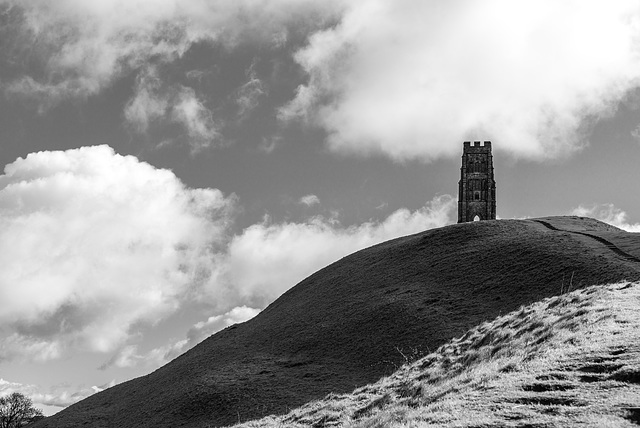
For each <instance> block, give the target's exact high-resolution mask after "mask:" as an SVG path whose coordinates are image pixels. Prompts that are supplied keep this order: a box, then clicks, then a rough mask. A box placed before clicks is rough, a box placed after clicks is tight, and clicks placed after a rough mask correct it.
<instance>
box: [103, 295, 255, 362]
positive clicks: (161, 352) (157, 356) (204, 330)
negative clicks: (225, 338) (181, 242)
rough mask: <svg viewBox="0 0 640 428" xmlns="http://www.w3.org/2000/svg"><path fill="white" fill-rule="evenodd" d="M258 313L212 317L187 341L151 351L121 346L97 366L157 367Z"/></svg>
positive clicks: (232, 312)
mask: <svg viewBox="0 0 640 428" xmlns="http://www.w3.org/2000/svg"><path fill="white" fill-rule="evenodd" d="M258 313H260V309H254V308H249V307H247V306H239V307H236V308H233V309H232V310H230V311H228V312H227V313H225V314H222V315H214V316H211V317H209V318H208V319H207V320H206V321H201V322H199V323H196V324H195V325H194V326H193V327H191V328H190V329H189V331H187V338H186V339H183V340H179V341H176V342H174V343H169V344H168V345H165V346H162V347H159V348H155V349H152V350H151V351H149V352H146V353H139V351H138V347H137V346H136V345H129V346H125V347H123V348H122V349H121V350H120V351H118V352H117V353H116V354H115V355H114V356H113V357H112V358H111V359H110V360H109V361H107V362H106V363H104V364H103V365H102V366H100V369H101V370H104V369H106V368H109V367H112V366H115V367H135V366H138V365H140V364H143V365H146V366H148V367H152V368H156V367H160V366H162V365H164V364H166V363H168V362H169V361H171V360H173V359H174V358H176V357H177V356H179V355H181V354H183V353H185V352H186V351H188V350H189V349H191V348H193V347H194V346H196V345H197V344H198V343H200V342H202V341H203V340H204V339H206V338H207V337H209V336H211V335H212V334H214V333H216V332H218V331H220V330H222V329H224V328H226V327H229V326H230V325H233V324H238V323H241V322H245V321H248V320H250V319H251V318H253V317H255V316H256V315H258Z"/></svg>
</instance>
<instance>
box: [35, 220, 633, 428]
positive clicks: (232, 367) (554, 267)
mask: <svg viewBox="0 0 640 428" xmlns="http://www.w3.org/2000/svg"><path fill="white" fill-rule="evenodd" d="M544 221H545V222H548V223H550V224H555V225H557V226H559V227H556V229H558V230H552V229H549V228H547V227H545V226H544V225H542V224H541V223H538V222H535V221H531V220H497V221H483V222H475V223H465V224H456V225H451V226H447V227H443V228H439V229H433V230H428V231H426V232H423V233H419V234H416V235H411V236H406V237H402V238H398V239H394V240H391V241H388V242H385V243H382V244H380V245H376V246H374V247H370V248H367V249H364V250H362V251H358V252H356V253H354V254H352V255H350V256H347V257H345V258H343V259H342V260H339V261H337V262H335V263H333V264H331V265H330V266H327V267H326V268H324V269H321V270H320V271H318V272H316V273H314V274H313V275H311V276H310V277H308V278H307V279H305V280H304V281H302V282H300V283H299V284H298V285H296V286H295V287H292V288H291V289H290V290H289V291H287V292H286V293H285V294H284V295H282V296H281V297H280V298H278V299H277V300H276V301H275V302H273V303H272V304H271V305H269V306H268V307H267V308H266V309H265V310H263V311H262V312H261V313H260V314H259V315H258V316H257V317H255V318H254V319H252V320H250V321H248V322H246V323H242V324H238V325H234V326H231V327H229V328H227V329H225V330H223V331H221V332H219V333H216V334H215V335H213V336H211V337H210V338H208V339H206V340H205V341H204V342H202V343H201V344H199V345H198V346H196V347H195V348H193V349H192V350H190V351H189V352H187V353H185V354H183V355H182V356H180V357H178V358H176V359H175V360H173V361H172V362H170V363H169V364H167V365H165V366H164V367H161V368H160V369H158V370H156V371H155V372H153V373H151V374H149V375H147V376H143V377H141V378H138V379H134V380H131V381H129V382H125V383H122V384H119V385H116V386H115V387H113V388H109V389H107V390H105V391H102V392H100V393H98V394H95V395H92V396H90V397H88V398H87V399H85V400H83V401H81V402H79V403H76V404H74V405H72V406H70V407H69V408H67V409H65V410H63V411H62V412H59V413H57V414H56V415H53V416H52V417H49V418H47V419H45V420H44V421H41V422H39V423H37V424H36V425H35V428H43V427H51V428H71V427H74V428H75V427H78V426H88V427H92V428H101V427H112V426H113V427H119V428H120V427H122V428H127V427H135V428H143V427H153V428H156V427H173V426H182V427H193V428H200V427H202V428H205V427H207V428H208V427H214V426H225V425H230V424H233V423H237V422H239V421H240V422H242V421H247V420H251V419H257V418H261V417H264V416H266V415H283V414H287V413H288V412H289V411H290V409H292V408H297V407H299V406H302V405H304V404H305V403H307V402H310V401H313V400H318V399H321V398H322V397H325V396H326V395H327V394H328V393H334V394H335V395H336V396H342V394H347V393H351V392H352V391H353V390H354V389H356V388H358V387H364V386H365V385H368V384H372V383H374V382H376V381H378V380H379V379H380V378H381V377H384V376H389V375H391V374H392V373H394V372H396V370H397V369H398V368H399V367H401V366H402V365H403V364H405V363H406V362H407V360H412V359H415V358H418V357H420V356H422V355H425V354H430V353H431V351H434V350H436V349H438V348H440V347H441V346H444V345H445V344H447V343H449V341H450V340H451V339H452V338H454V337H459V336H461V335H463V334H464V332H465V331H467V330H469V329H470V328H473V327H474V326H477V325H480V327H478V329H479V330H477V331H476V330H474V331H476V333H470V334H472V336H469V337H467V338H465V339H464V341H466V340H472V341H473V343H475V345H474V346H475V348H473V349H470V350H469V352H467V353H465V354H464V355H462V356H461V355H458V354H456V353H455V352H454V350H455V349H456V348H455V346H454V345H451V344H450V345H447V346H448V347H447V348H446V349H445V351H446V352H444V354H443V357H442V358H443V359H442V361H440V360H438V361H434V366H433V370H435V371H434V372H433V373H432V374H433V375H434V376H435V373H436V372H437V371H442V372H447V373H454V372H456V371H457V370H459V368H460V367H468V366H472V365H474V364H475V362H476V361H480V360H483V359H484V358H485V357H486V353H487V352H489V356H491V357H495V358H498V357H499V356H501V355H502V354H501V352H502V350H501V347H506V346H507V345H506V344H507V343H510V342H511V341H513V340H524V339H522V338H523V337H524V338H527V337H532V336H531V335H532V334H536V335H539V337H537V338H536V339H535V340H542V341H544V340H546V339H544V337H545V335H548V334H551V333H550V332H551V331H552V330H548V328H550V327H545V326H544V325H540V326H537V327H536V329H534V330H533V331H532V332H524V331H521V330H520V329H518V328H516V327H515V325H514V326H513V328H511V327H510V329H506V330H504V332H503V333H504V334H505V335H506V336H496V335H495V334H496V333H495V332H491V331H489V330H486V328H487V327H486V326H485V327H482V325H483V324H482V323H483V321H485V320H491V319H495V318H496V317H500V316H501V315H502V314H506V313H511V312H512V311H514V310H517V309H518V308H519V307H521V306H522V305H528V304H531V303H533V302H536V301H539V300H541V299H544V298H546V297H550V296H554V295H558V294H561V293H565V292H566V291H568V290H575V289H582V288H585V287H587V286H590V285H594V284H605V283H613V282H616V281H620V280H623V279H629V280H640V263H634V262H632V261H630V260H629V259H626V258H624V257H621V256H620V254H617V253H615V252H613V251H611V249H610V248H608V247H607V246H605V245H603V244H602V242H599V241H597V240H595V239H593V238H591V237H589V236H586V235H583V234H580V233H576V232H579V231H581V230H586V231H588V233H589V234H594V235H595V234H599V233H606V234H608V235H607V242H613V240H614V239H617V240H618V241H616V242H623V241H624V243H625V248H632V247H634V246H638V247H639V248H640V245H638V244H640V235H639V234H629V233H626V232H623V231H620V230H617V229H615V228H612V227H611V226H608V225H605V224H603V223H600V222H598V221H596V220H591V219H581V218H577V217H570V218H565V217H554V218H545V219H544ZM567 225H568V226H567ZM569 226H570V228H571V231H567V230H569V229H568V228H567V229H566V230H565V229H563V228H565V227H569ZM554 227H555V226H554ZM603 239H604V238H603ZM563 278H564V280H563ZM527 316H529V315H527ZM525 318H526V317H525V316H523V318H522V320H520V321H521V322H527V321H526V320H525ZM514 322H516V321H514ZM567 322H571V320H567ZM483 328H484V329H485V330H483ZM545 328H547V330H545ZM509 334H510V335H512V336H509ZM516 335H519V336H517V337H516ZM518 343H520V342H518ZM522 343H524V342H522ZM491 353H493V355H491ZM430 373H431V372H430ZM461 373H462V372H461ZM461 373H460V374H459V375H460V376H462V374H461ZM404 380H405V381H406V382H405V385H404V388H405V390H406V392H405V393H404V395H406V397H405V398H404V399H405V400H408V401H407V403H409V402H410V401H411V400H418V399H419V397H420V396H421V394H422V393H420V394H419V393H417V392H415V391H414V389H415V388H417V386H416V387H415V388H414V384H413V383H412V382H413V381H412V380H411V379H409V378H407V377H406V376H405V378H404ZM423 380H426V379H423ZM471 383H474V382H471ZM437 388H438V389H437V390H436V392H435V393H434V394H436V395H437V394H444V395H443V396H448V395H452V392H450V391H449V390H448V389H447V388H448V387H447V383H446V382H445V383H443V384H442V385H438V386H437ZM414 392H415V394H416V396H415V397H414V396H413V395H412V394H413V393H414ZM362 394H364V395H362ZM362 394H361V395H360V397H361V398H362V397H367V396H371V401H366V400H365V399H364V398H363V400H364V401H363V402H362V406H360V407H358V409H361V411H360V413H358V415H359V419H363V418H368V417H374V416H370V415H373V414H375V413H376V412H377V410H376V409H378V408H380V407H385V406H388V405H389V403H390V402H389V403H388V402H387V401H388V400H390V399H394V400H395V398H394V397H395V395H394V396H391V395H390V396H389V397H386V398H385V397H384V394H377V395H376V394H374V393H373V392H372V391H369V390H367V392H363V393H362ZM453 395H455V394H453ZM453 395H452V396H453ZM375 400H379V401H375ZM374 401H375V403H374ZM367 405H370V406H371V407H370V408H366V409H365V408H364V407H365V406H367ZM515 405H522V404H517V403H516V404H514V406H515ZM408 409H409V410H411V409H412V408H411V407H410V406H409V404H407V409H405V410H402V412H405V413H407V414H410V413H411V412H410V411H409V410H408ZM354 411H355V410H354ZM411 411H413V410H411ZM324 412H325V414H323V416H322V417H323V418H324V422H322V424H324V425H330V424H332V423H337V422H338V421H341V420H342V419H341V418H342V417H344V414H343V412H341V411H340V407H335V408H331V409H328V410H327V409H325V410H324ZM313 420H314V421H315V422H313V423H320V422H317V420H316V419H313ZM363 420H364V419H363ZM300 423H302V422H300ZM363 423H364V422H363ZM319 426H322V425H319Z"/></svg>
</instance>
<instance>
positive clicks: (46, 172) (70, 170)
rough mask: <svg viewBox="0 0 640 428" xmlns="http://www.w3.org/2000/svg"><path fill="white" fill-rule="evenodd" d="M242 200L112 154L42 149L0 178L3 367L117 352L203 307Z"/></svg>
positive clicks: (97, 148) (99, 150) (109, 151)
mask: <svg viewBox="0 0 640 428" xmlns="http://www.w3.org/2000/svg"><path fill="white" fill-rule="evenodd" d="M235 205H236V202H235V197H234V196H233V195H232V196H230V197H225V196H224V195H223V194H222V193H221V192H220V191H218V190H215V189H190V188H187V187H185V186H184V184H182V183H181V182H180V180H179V179H178V178H176V176H175V175H174V174H173V173H172V172H171V171H168V170H163V169H156V168H154V167H152V166H151V165H149V164H147V163H144V162H140V161H139V160H138V159H136V158H135V157H132V156H120V155H118V154H116V153H114V151H113V150H112V149H111V148H110V147H108V146H94V147H82V148H80V149H75V150H67V151H43V152H38V153H32V154H30V155H28V156H27V157H26V158H24V159H23V158H19V159H18V160H16V161H15V162H13V163H11V164H9V165H7V166H6V167H5V169H4V175H0V265H1V266H3V269H2V270H1V271H0V301H2V302H3V304H2V305H1V306H0V326H3V329H4V331H5V332H6V333H5V337H4V338H2V340H1V341H0V358H18V357H24V358H31V359H34V360H48V359H53V358H58V357H60V356H63V355H66V354H67V353H69V352H70V351H71V350H73V351H75V350H91V351H97V352H110V351H113V350H115V349H117V348H118V347H120V346H122V345H123V344H124V343H126V342H127V340H128V339H129V338H130V336H131V335H132V334H134V332H133V329H134V325H136V324H137V323H142V324H154V323H156V322H158V321H159V320H161V319H163V318H164V317H166V316H168V315H169V314H171V313H173V312H174V311H175V310H176V309H177V308H179V307H180V306H181V305H182V304H183V303H184V302H186V301H189V299H191V298H195V297H194V295H195V294H197V293H198V291H197V290H198V287H201V286H202V284H204V283H205V282H207V281H209V279H210V277H211V276H212V275H214V271H215V269H217V265H216V264H215V257H216V254H217V253H218V252H219V251H220V249H221V248H223V247H224V245H225V242H226V239H227V238H226V234H227V232H228V231H227V229H228V226H229V224H230V222H231V221H232V220H233V211H234V209H235Z"/></svg>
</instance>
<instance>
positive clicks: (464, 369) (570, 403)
mask: <svg viewBox="0 0 640 428" xmlns="http://www.w3.org/2000/svg"><path fill="white" fill-rule="evenodd" d="M639 312H640V283H620V284H611V285H607V286H592V287H589V288H586V289H582V290H577V291H574V292H571V293H568V294H564V295H562V296H556V297H551V298H547V299H545V300H543V301H540V302H537V303H534V304H532V305H529V306H524V307H522V308H520V309H519V310H516V311H514V312H512V313H510V314H507V315H504V316H500V317H498V318H497V319H495V320H493V321H492V322H487V323H483V324H481V325H479V326H477V327H475V328H473V329H471V330H469V331H468V332H466V333H465V334H464V335H463V336H462V337H459V338H456V339H453V340H451V341H450V342H448V343H447V344H445V345H443V346H441V347H440V348H438V349H437V350H436V352H434V353H432V354H429V355H427V356H426V357H423V358H421V359H419V360H417V361H414V362H413V363H410V364H407V365H405V366H403V367H402V368H400V369H399V370H398V371H397V372H396V373H394V374H393V375H392V376H389V377H387V378H383V379H381V380H380V381H378V382H376V383H375V384H371V385H367V386H365V387H361V388H359V389H357V390H355V391H354V392H353V393H352V394H344V395H336V394H330V395H329V396H328V397H326V398H325V399H323V400H319V401H316V402H311V403H308V404H306V405H305V406H303V407H301V408H299V409H295V410H293V411H291V412H290V413H289V414H287V415H284V416H280V417H268V418H265V419H262V420H258V421H254V422H249V423H247V424H244V425H242V427H244V428H276V427H284V426H286V427H288V428H297V427H300V428H302V427H309V426H315V427H320V426H322V427H330V426H335V427H345V428H346V427H351V428H364V427H374V426H375V427H382V426H383V427H389V428H401V427H409V426H420V427H430V426H433V427H444V426H455V427H460V428H463V427H469V428H471V427H474V428H479V427H484V428H490V427H508V426H513V427H522V428H524V427H529V428H530V427H540V428H542V427H544V428H552V427H558V428H564V427H569V426H571V427H593V428H602V427H616V428H622V427H629V428H631V427H634V426H637V424H638V423H640V407H638V403H640V316H638V313H639ZM238 428H240V426H238Z"/></svg>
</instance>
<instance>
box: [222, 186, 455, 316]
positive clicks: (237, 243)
mask: <svg viewBox="0 0 640 428" xmlns="http://www.w3.org/2000/svg"><path fill="white" fill-rule="evenodd" d="M455 208H456V199H455V198H453V197H451V196H449V195H444V196H439V197H436V198H434V199H433V200H432V201H431V202H429V203H428V204H426V205H425V206H424V207H423V208H421V209H419V210H416V211H413V212H411V211H409V210H407V209H399V210H397V211H395V212H394V213H392V214H391V215H390V216H389V217H387V218H386V219H385V220H383V221H381V222H376V221H371V222H367V223H363V224H360V225H357V226H352V227H342V226H340V224H338V223H336V221H335V220H333V219H327V218H324V217H314V218H312V219H310V220H309V221H307V222H303V223H278V224H271V223H269V222H268V221H266V222H265V223H263V224H256V225H253V226H251V227H249V228H247V229H245V230H244V231H243V232H242V233H241V234H240V235H237V236H235V237H234V238H233V239H232V241H231V243H230V244H229V247H228V250H227V254H226V257H227V260H226V261H225V267H224V268H225V270H226V273H225V274H224V275H223V276H224V277H225V278H226V281H228V282H229V283H231V284H233V290H234V292H235V293H237V294H238V297H237V298H238V299H243V300H242V301H246V302H250V303H252V304H256V303H260V304H262V305H263V306H264V305H265V304H268V303H270V302H272V301H273V300H274V299H275V298H277V297H278V296H280V295H281V294H282V293H284V292H285V291H286V290H288V289H289V288H291V287H292V286H294V285H295V284H297V283H298V282H299V281H301V280H303V279H304V278H306V277H307V276H309V275H311V274H312V273H313V272H315V271H317V270H318V269H321V268H323V267H324V266H326V265H328V264H330V263H332V262H334V261H336V260H338V259H340V258H341V257H344V256H346V255H348V254H350V253H353V252H355V251H358V250H360V249H363V248H366V247H369V246H371V245H374V244H377V243H380V242H383V241H386V240H389V239H392V238H396V237H399V236H403V235H409V234H412V233H417V232H421V231H423V230H426V229H431V228H434V227H441V226H444V225H446V224H449V223H451V222H452V218H453V215H454V214H455Z"/></svg>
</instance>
